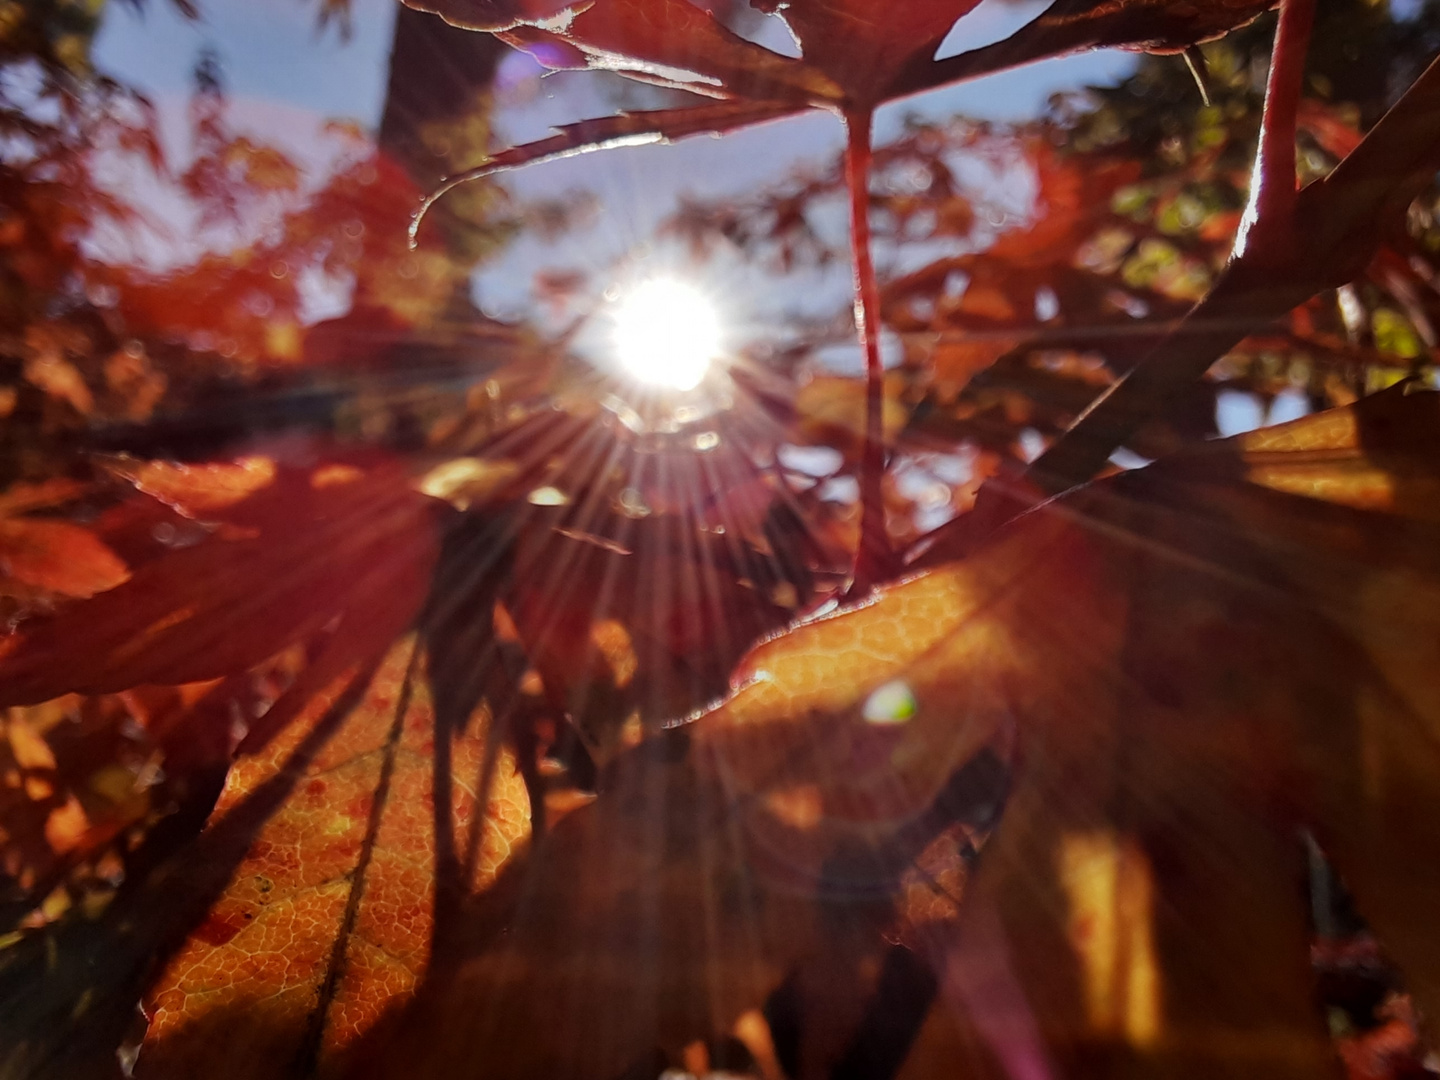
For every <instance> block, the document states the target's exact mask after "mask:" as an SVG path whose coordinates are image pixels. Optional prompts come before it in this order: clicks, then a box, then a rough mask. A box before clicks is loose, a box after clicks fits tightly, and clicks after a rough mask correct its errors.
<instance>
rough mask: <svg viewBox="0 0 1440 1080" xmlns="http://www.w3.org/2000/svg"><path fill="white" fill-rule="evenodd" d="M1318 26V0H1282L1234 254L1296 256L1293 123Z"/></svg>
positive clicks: (1275, 258) (1281, 260) (1277, 259)
mask: <svg viewBox="0 0 1440 1080" xmlns="http://www.w3.org/2000/svg"><path fill="white" fill-rule="evenodd" d="M1314 25H1315V0H1284V2H1283V3H1282V4H1281V5H1280V21H1279V22H1278V23H1277V24H1276V26H1275V44H1274V46H1273V47H1272V49H1271V54H1270V74H1269V77H1268V78H1267V79H1266V83H1265V112H1264V115H1263V116H1262V117H1261V119H1260V145H1259V146H1258V147H1257V148H1256V151H1255V167H1254V170H1253V171H1252V173H1251V175H1250V198H1249V201H1248V202H1247V204H1246V206H1245V213H1244V216H1242V217H1241V219H1240V230H1239V232H1238V233H1236V236H1235V247H1234V250H1233V251H1232V253H1231V257H1232V258H1235V259H1241V258H1254V259H1258V260H1261V261H1265V262H1272V263H1276V264H1277V265H1283V264H1287V263H1289V262H1290V261H1292V260H1293V258H1294V248H1295V194H1296V192H1295V127H1296V124H1297V122H1298V121H1299V115H1300V97H1301V93H1302V91H1303V90H1304V88H1305V54H1306V52H1307V51H1308V50H1309V46H1310V31H1311V29H1312V28H1313V27H1314Z"/></svg>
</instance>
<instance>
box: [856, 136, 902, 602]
mask: <svg viewBox="0 0 1440 1080" xmlns="http://www.w3.org/2000/svg"><path fill="white" fill-rule="evenodd" d="M873 117H874V111H873V110H872V109H869V108H866V109H857V110H854V111H851V112H847V113H846V114H845V133H846V141H845V183H846V186H847V187H848V188H849V190H850V247H851V250H852V252H853V260H854V271H855V330H856V332H857V333H858V334H859V336H860V346H861V348H862V349H863V350H864V352H865V444H864V452H863V454H862V456H861V459H860V544H859V547H858V549H857V550H856V552H855V569H854V573H853V574H852V575H851V579H850V587H849V589H848V590H847V592H846V596H847V597H851V598H853V597H859V596H864V595H865V594H866V593H868V592H869V591H870V589H871V588H872V587H873V586H874V584H875V583H876V581H877V580H879V579H881V578H882V577H883V576H884V575H885V573H886V570H887V569H888V567H889V564H890V562H891V559H892V552H891V550H890V541H889V538H888V536H887V534H886V530H885V497H884V491H883V487H882V482H883V479H884V475H885V432H884V427H883V422H884V404H885V371H884V369H883V368H882V367H881V365H880V289H879V287H878V286H877V284H876V282H875V262H874V259H873V258H872V257H871V254H870V125H871V120H872V119H873Z"/></svg>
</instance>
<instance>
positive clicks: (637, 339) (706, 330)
mask: <svg viewBox="0 0 1440 1080" xmlns="http://www.w3.org/2000/svg"><path fill="white" fill-rule="evenodd" d="M614 318H615V333H614V339H613V340H614V346H615V355H616V358H617V359H618V360H619V362H620V366H621V367H622V368H623V369H624V370H625V371H626V372H627V373H628V374H629V375H630V376H631V377H632V378H634V379H636V380H638V381H639V382H641V383H644V384H646V385H648V386H654V387H659V388H664V389H669V390H681V391H683V390H693V389H695V387H696V386H698V385H700V381H701V380H702V379H703V378H705V373H706V372H707V371H708V370H709V368H710V364H711V362H713V361H714V360H715V358H716V357H718V356H719V355H720V349H721V333H720V314H719V312H718V311H717V310H716V308H715V305H714V303H713V302H712V301H711V300H710V299H709V297H707V296H706V295H705V294H704V293H702V292H701V291H700V290H699V289H697V288H695V287H694V286H692V285H687V284H685V283H684V282H683V281H678V280H676V279H675V278H669V277H657V278H650V279H649V280H647V281H642V282H640V283H639V284H637V285H635V286H634V287H632V288H631V289H630V290H629V291H628V292H627V293H625V294H624V295H623V296H622V297H620V299H619V300H618V301H617V306H616V309H615V315H614Z"/></svg>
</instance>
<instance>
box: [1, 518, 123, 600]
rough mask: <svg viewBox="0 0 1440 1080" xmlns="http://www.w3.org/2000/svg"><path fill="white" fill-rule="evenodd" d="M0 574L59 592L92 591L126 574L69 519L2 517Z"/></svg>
mask: <svg viewBox="0 0 1440 1080" xmlns="http://www.w3.org/2000/svg"><path fill="white" fill-rule="evenodd" d="M0 573H3V574H5V575H6V576H8V577H11V578H14V579H15V580H16V581H20V582H23V583H24V584H26V585H31V586H34V587H35V588H38V589H48V590H49V591H50V592H55V593H60V594H61V595H62V596H79V597H86V596H93V595H94V594H95V593H98V592H104V591H105V590H106V589H113V588H115V586H117V585H119V584H120V583H121V582H123V581H124V580H125V579H126V578H128V577H129V576H130V572H129V570H128V569H127V568H126V566H125V563H124V562H123V561H122V560H121V559H120V557H119V556H118V555H116V554H115V552H113V551H111V550H110V548H109V547H107V546H106V545H105V543H104V542H103V541H102V540H100V539H99V538H98V537H97V536H96V535H95V534H94V533H92V532H91V531H90V530H89V529H85V528H82V527H81V526H79V525H72V524H70V523H69V522H68V521H46V520H42V519H36V518H3V519H0Z"/></svg>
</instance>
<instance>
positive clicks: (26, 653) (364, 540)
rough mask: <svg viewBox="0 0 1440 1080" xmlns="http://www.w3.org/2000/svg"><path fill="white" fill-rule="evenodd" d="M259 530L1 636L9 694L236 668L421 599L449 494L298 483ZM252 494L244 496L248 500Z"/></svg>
mask: <svg viewBox="0 0 1440 1080" xmlns="http://www.w3.org/2000/svg"><path fill="white" fill-rule="evenodd" d="M292 494H295V495H296V497H297V498H301V499H303V501H302V502H300V503H299V504H298V505H297V504H296V503H294V502H291V503H288V504H287V506H288V508H289V513H288V515H286V516H285V517H283V518H282V517H281V516H280V515H279V514H278V512H277V508H274V507H271V508H269V509H268V510H266V512H265V513H263V514H261V515H259V517H258V520H260V521H261V522H262V523H264V524H266V525H267V526H268V527H267V528H265V529H263V530H262V531H261V534H260V535H258V536H256V537H252V538H247V539H240V540H226V539H220V538H211V539H209V540H207V541H205V542H203V543H200V544H197V545H196V546H195V547H191V548H182V549H179V550H176V551H172V552H170V553H168V554H167V555H165V556H164V557H162V558H158V559H155V560H153V561H151V562H149V563H146V564H145V565H143V566H142V567H140V568H139V569H138V570H137V571H136V573H135V574H134V575H133V576H132V577H131V578H130V579H129V580H128V581H126V582H124V583H123V584H122V585H120V586H118V587H116V588H114V589H111V590H110V591H108V592H104V593H101V594H99V595H98V596H95V597H94V598H92V599H90V600H89V601H87V602H86V603H84V604H78V605H75V606H73V607H70V608H67V609H66V610H65V611H63V612H61V613H60V614H58V615H56V616H54V617H52V618H49V619H43V620H40V619H37V620H33V621H32V622H31V623H27V625H26V626H25V628H24V629H23V630H22V631H21V632H20V633H19V634H16V635H14V636H12V637H11V638H10V639H8V640H7V641H5V642H3V644H0V701H4V702H5V703H7V704H23V703H30V702H36V701H44V700H46V699H48V698H52V697H56V696H58V695H60V694H62V693H70V692H78V693H90V694H99V693H109V692H113V691H116V690H125V689H128V688H130V687H132V686H137V685H139V684H142V683H170V684H176V683H189V682H201V681H204V680H206V679H212V678H216V677H218V676H221V675H228V674H233V673H236V672H240V671H243V670H244V669H246V668H248V667H250V666H252V665H254V664H257V663H259V662H260V661H261V660H264V659H265V658H267V657H269V656H272V655H274V654H275V653H277V652H279V651H280V650H281V649H282V648H284V647H285V646H287V645H289V644H291V643H292V642H295V641H298V640H301V639H302V638H305V637H307V636H309V635H311V634H314V633H315V632H317V631H318V630H320V629H321V628H322V627H324V626H326V625H327V624H329V623H330V622H331V621H332V620H333V619H334V618H335V617H336V616H337V615H340V614H342V613H354V614H355V615H356V616H357V617H364V613H366V612H370V611H374V610H378V609H379V608H382V607H388V606H390V605H393V604H399V605H400V606H401V607H403V608H408V610H409V611H410V612H412V613H413V612H414V611H416V610H418V609H419V606H420V604H421V603H422V601H423V600H424V596H425V591H426V589H427V588H428V585H429V573H430V569H431V567H432V565H433V563H434V559H435V555H436V551H437V548H438V537H437V535H436V532H437V525H438V520H437V518H436V516H435V515H436V514H437V513H438V512H439V510H440V507H441V504H438V503H436V502H434V501H433V500H430V499H427V498H426V497H424V496H422V495H417V494H415V493H414V492H411V491H410V490H409V489H408V488H407V487H406V486H404V484H403V483H402V482H399V481H397V479H396V478H393V477H385V476H381V477H378V478H374V479H367V480H365V481H362V482H357V483H354V484H347V485H342V486H339V487H327V488H324V489H322V490H320V491H314V490H313V489H303V488H302V489H299V492H298V493H292ZM240 505H241V506H244V505H246V504H240Z"/></svg>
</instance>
